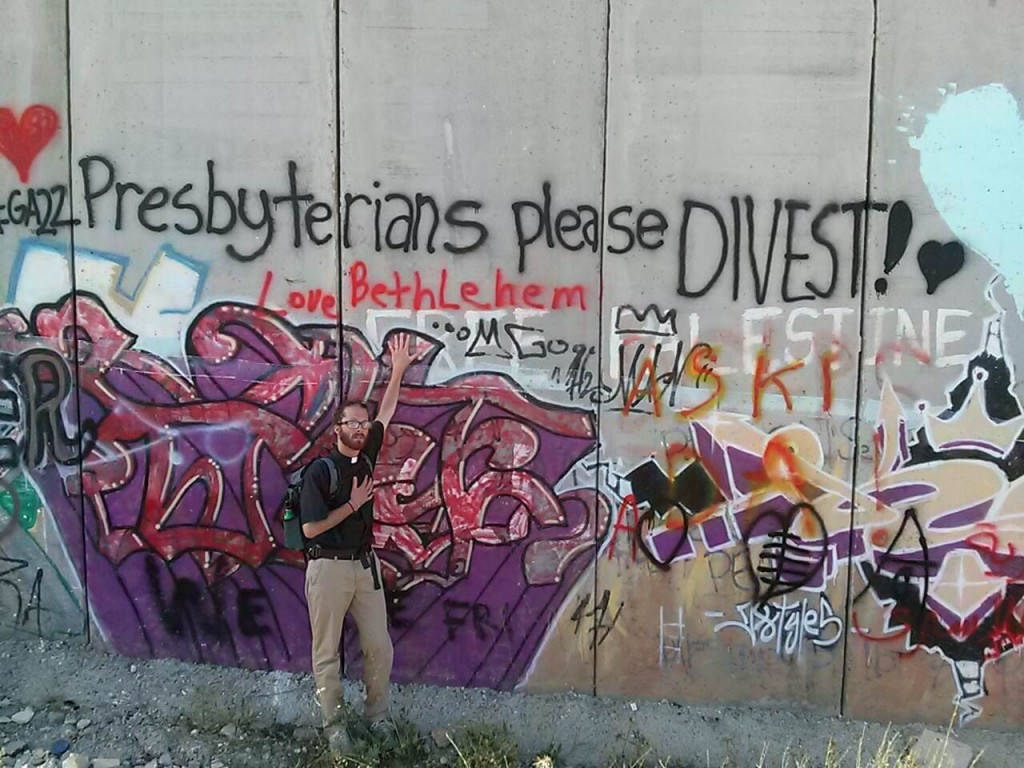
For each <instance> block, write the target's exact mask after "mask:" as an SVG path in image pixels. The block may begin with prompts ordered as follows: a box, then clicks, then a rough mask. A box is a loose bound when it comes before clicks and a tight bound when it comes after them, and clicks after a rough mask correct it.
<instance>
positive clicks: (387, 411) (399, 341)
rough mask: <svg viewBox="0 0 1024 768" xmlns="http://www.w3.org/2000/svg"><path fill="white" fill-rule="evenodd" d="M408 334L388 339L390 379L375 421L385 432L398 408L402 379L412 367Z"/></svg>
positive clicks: (413, 358)
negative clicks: (382, 426)
mask: <svg viewBox="0 0 1024 768" xmlns="http://www.w3.org/2000/svg"><path fill="white" fill-rule="evenodd" d="M409 341H410V339H409V334H407V333H399V334H396V335H394V336H392V337H391V338H390V339H388V351H389V352H390V353H391V379H390V380H389V381H388V386H387V389H385V390H384V396H383V397H382V398H381V400H380V410H379V411H378V413H377V421H379V422H380V423H381V424H383V425H384V429H385V430H387V428H388V424H390V423H391V418H392V417H393V416H394V415H395V408H397V407H398V390H399V389H401V387H402V377H403V376H405V371H406V369H407V368H408V367H409V366H410V365H412V362H413V360H415V359H416V358H415V356H414V355H413V354H411V353H410V352H409Z"/></svg>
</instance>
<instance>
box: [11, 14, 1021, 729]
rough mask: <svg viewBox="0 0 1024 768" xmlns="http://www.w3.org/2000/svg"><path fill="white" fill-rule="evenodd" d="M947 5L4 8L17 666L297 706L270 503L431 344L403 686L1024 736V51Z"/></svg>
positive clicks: (986, 23) (1004, 21) (409, 450)
mask: <svg viewBox="0 0 1024 768" xmlns="http://www.w3.org/2000/svg"><path fill="white" fill-rule="evenodd" d="M336 5H337V7H336ZM942 8H943V10H942V12H941V13H939V12H937V11H936V8H935V5H934V3H929V4H925V3H924V2H917V0H914V1H913V2H906V1H904V2H900V3H898V4H897V3H895V2H889V1H888V0H886V1H885V2H878V3H877V4H875V5H872V4H870V3H843V4H812V5H808V4H807V3H804V2H800V1H798V0H778V2H774V3H771V4H767V5H766V4H764V3H756V2H753V0H738V1H737V2H731V3H715V4H707V3H701V2H697V1H696V0H687V2H672V3H669V2H665V1H664V0H644V1H643V2H632V3H622V2H618V1H617V0H611V2H594V1H593V0H561V1H560V2H558V3H555V4H552V3H541V2H535V1H534V0H524V2H520V3H518V4H515V5H514V6H510V5H509V4H502V3H496V2H468V1H467V2H443V3H441V2H429V1H427V0H423V1H422V2H400V1H399V0H374V2H372V3H371V2H349V1H348V0H345V1H344V2H340V3H338V4H333V3H329V2H326V1H325V0H303V1H302V2H293V3H263V4H258V5H257V6H253V5H252V4H251V3H241V2H237V1H236V0H217V2H212V3H211V2H203V3H199V2H192V3H173V4H172V3H165V2H161V1H159V0H140V1H139V2H135V3H133V4H132V5H131V8H130V9H126V8H125V7H124V6H123V5H122V4H119V3H116V2H114V0H81V1H80V2H78V1H76V2H75V3H73V4H65V3H61V2H56V0H47V2H41V3H34V4H21V5H16V6H12V8H11V9H10V11H9V12H10V14H13V17H12V18H11V19H10V23H9V24H8V25H6V26H5V28H4V31H3V32H2V33H0V62H2V64H3V65H4V68H5V69H4V71H5V72H7V73H8V77H7V78H5V80H4V83H3V85H2V86H0V271H2V274H3V275H4V278H5V280H6V292H5V300H4V301H5V303H4V306H3V308H2V310H0V323H2V328H0V361H2V365H0V380H2V387H0V530H2V534H0V626H2V627H3V631H4V632H16V633H28V634H34V635H40V636H44V637H80V638H82V639H83V640H89V641H91V642H94V643H97V644H102V645H103V646H105V647H109V648H111V649H113V650H115V651H117V652H120V653H124V654H129V655H133V656H144V657H150V656H155V657H164V656H169V657H176V658H182V659H188V660H193V661H196V662H213V663H221V664H238V665H245V666H249V667H256V668H275V669H297V670H303V669H308V666H309V648H308V646H309V630H308V623H307V618H306V614H305V606H304V602H303V591H302V579H303V570H302V558H301V555H297V554H296V553H294V552H290V551H288V550H286V549H284V548H283V546H282V541H283V536H282V530H281V512H282V510H281V507H282V501H283V497H284V492H285V487H286V479H285V478H286V477H287V476H288V475H289V474H290V473H291V472H292V471H294V470H295V469H297V468H299V467H301V466H303V465H304V464H305V463H306V462H308V461H309V460H310V459H311V458H312V457H314V456H316V455H319V454H321V453H322V452H324V451H326V450H327V449H328V448H329V447H330V430H329V424H330V419H331V416H332V414H333V410H334V408H335V406H336V404H337V402H338V401H339V399H344V398H363V399H368V400H371V401H374V400H379V397H380V394H381V392H382V389H383V386H384V383H385V382H386V381H387V378H388V375H389V370H390V361H389V359H388V355H387V354H386V352H385V350H386V349H387V340H388V337H389V334H391V333H394V332H397V331H400V330H404V331H409V330H411V331H413V332H415V334H416V336H415V344H416V346H417V348H418V349H419V350H420V351H421V352H422V355H421V357H420V359H419V361H418V362H417V363H416V364H415V365H413V366H412V367H411V368H410V369H409V370H408V372H407V373H406V375H405V379H404V380H403V384H402V390H401V396H400V404H399V408H398V411H397V414H396V417H395V419H394V421H393V423H392V425H391V428H390V430H389V432H388V435H387V437H386V440H385V445H384V449H383V453H382V458H381V461H380V464H379V470H378V482H379V488H378V491H377V496H376V509H377V521H376V528H375V543H376V546H377V548H378V551H379V552H380V553H381V557H382V559H383V561H384V563H385V569H384V570H385V574H384V575H385V586H386V589H387V597H388V605H389V612H390V616H391V627H392V633H393V637H394V640H395V646H396V664H395V676H396V679H398V680H402V681H418V682H425V683H434V684H443V685H453V686H487V687H494V688H499V689H505V690H509V689H522V690H526V691H552V690H566V689H573V690H581V691H591V692H594V693H595V694H597V695H629V696H648V697H654V698H664V697H667V698H671V699H674V700H679V701H692V702H729V703H740V702H744V703H750V704H758V703H767V702H771V703H785V704H787V705H789V706H792V707H795V708H800V707H808V708H814V709H818V710H825V711H832V712H837V713H838V712H843V713H846V714H850V715H854V716H862V717H870V718H881V719H896V720H902V719H923V720H928V721H933V722H937V723H941V722H946V721H947V720H948V718H949V715H950V713H951V712H952V711H953V710H954V709H955V710H956V712H957V713H958V716H959V718H960V720H961V721H962V722H971V721H977V722H981V723H984V724H986V725H988V726H995V727H1009V726H1013V725H1017V724H1019V723H1020V722H1021V720H1022V718H1024V710H1021V705H1020V704H1019V703H1017V698H1016V697H1014V696H1013V695H1012V694H1011V691H1012V690H1013V689H1014V687H1015V685H1016V683H1017V682H1018V681H1019V680H1020V679H1021V678H1024V667H1022V665H1021V664H1020V660H1019V654H1018V653H1017V651H1018V649H1019V648H1020V647H1021V646H1022V644H1024V576H1022V571H1021V568H1022V563H1024V560H1022V556H1021V555H1020V551H1021V549H1022V548H1024V541H1021V540H1019V539H1018V538H1017V537H1018V536H1020V535H1021V532H1022V531H1024V524H1022V523H1021V521H1020V520H1019V516H1020V515H1019V511H1018V506H1017V505H1018V504H1020V503H1021V500H1024V490H1022V489H1021V486H1020V484H1021V482H1024V481H1022V480H1021V476H1022V475H1024V468H1022V466H1024V465H1022V457H1024V454H1022V453H1021V449H1020V447H1019V438H1020V436H1021V433H1022V431H1024V408H1022V404H1021V401H1020V399H1019V393H1018V381H1017V377H1018V369H1017V366H1018V365H1019V364H1020V361H1021V360H1024V349H1022V348H1021V344H1022V342H1021V339H1022V338H1024V335H1022V333H1021V324H1022V321H1021V307H1024V282H1022V279H1021V275H1020V272H1019V269H1018V268H1017V265H1016V261H1015V259H1016V254H1017V252H1018V251H1020V250H1021V247H1024V242H1022V240H1021V235H1020V233H1021V224H1020V221H1019V219H1020V215H1019V211H1018V208H1019V205H1020V202H1021V201H1022V200H1024V188H1022V187H1021V181H1020V180H1021V178H1024V175H1022V174H1021V173H1020V172H1019V171H1020V170H1021V168H1020V163H1021V158H1022V157H1024V144H1022V141H1021V137H1022V135H1024V132H1022V131H1024V129H1022V127H1021V113H1020V108H1019V104H1020V99H1022V98H1024V80H1022V79H1021V77H1020V76H1019V75H1017V74H1016V72H1017V70H1018V69H1019V68H1015V67H1014V66H1012V64H1013V53H1012V52H1013V51H1015V50H1017V49H1018V48H1019V44H1020V42H1021V40H1020V33H1019V29H1020V27H1019V25H1016V26H1015V25H1014V24H1013V23H1012V21H1013V20H1014V17H1013V13H1014V11H1013V9H1012V8H1009V7H1005V4H997V3H995V2H992V3H989V4H987V5H986V6H985V7H984V8H979V9H971V10H967V9H962V8H960V6H959V5H958V4H955V3H952V2H943V3H942ZM961 30H967V31H969V34H966V35H961V34H960V31H961ZM1015 30H1016V31H1015ZM1015 35H1016V37H1015ZM967 39H985V40H988V41H990V42H989V44H988V45H987V46H986V48H985V50H984V51H981V50H979V49H978V48H977V47H972V46H968V45H967V44H966V43H964V42H962V41H963V40H967ZM344 647H345V655H346V670H347V673H349V674H357V673H358V671H359V667H360V663H361V662H360V658H359V653H358V644H357V643H355V642H354V637H353V636H352V635H351V634H347V635H346V638H345V643H344ZM908 694H909V695H908Z"/></svg>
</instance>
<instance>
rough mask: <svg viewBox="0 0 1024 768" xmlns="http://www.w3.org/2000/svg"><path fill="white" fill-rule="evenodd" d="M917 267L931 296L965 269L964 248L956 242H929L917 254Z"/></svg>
mask: <svg viewBox="0 0 1024 768" xmlns="http://www.w3.org/2000/svg"><path fill="white" fill-rule="evenodd" d="M917 265H918V266H919V267H920V268H921V274H922V275H924V280H925V283H926V284H927V286H928V295H929V296H931V295H932V294H933V293H935V291H937V290H938V288H939V286H940V285H942V284H943V283H944V282H946V281H947V280H949V278H951V277H952V276H953V275H955V274H956V273H957V272H959V271H960V270H961V269H962V268H963V266H964V247H963V246H962V245H961V244H960V243H958V242H957V241H956V240H953V241H952V242H949V243H940V242H937V241H935V240H929V241H928V242H927V243H925V244H924V245H922V246H921V248H920V250H918V252H917Z"/></svg>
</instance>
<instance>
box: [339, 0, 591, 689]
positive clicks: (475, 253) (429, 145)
mask: <svg viewBox="0 0 1024 768" xmlns="http://www.w3.org/2000/svg"><path fill="white" fill-rule="evenodd" d="M605 19H606V11H605V9H604V8H603V6H601V4H599V3H589V2H579V1H578V0H562V1H560V2H557V3H541V2H532V1H531V2H525V3H518V4H515V5H509V4H507V3H499V2H473V3H467V2H457V3H433V2H432V3H423V4H420V3H416V4H410V3H404V2H396V1H394V0H386V1H385V2H376V1H375V2H365V1H364V2H345V3H343V4H342V15H341V61H342V71H341V94H342V158H341V159H342V163H341V171H342V190H343V195H342V200H341V206H342V236H343V253H342V255H343V267H344V269H343V307H344V313H343V317H344V322H345V345H346V349H345V353H346V354H347V355H349V356H350V357H349V358H348V360H349V362H347V363H346V368H345V370H346V380H345V382H344V385H345V391H346V394H347V396H348V397H359V398H362V397H370V398H371V399H375V400H379V397H380V389H378V387H380V386H381V381H382V379H381V378H380V376H381V374H383V372H384V370H385V369H384V368H383V367H381V366H382V365H386V364H387V354H386V352H385V351H384V350H385V349H386V342H387V339H388V335H389V334H390V333H391V332H393V331H396V330H403V329H405V330H413V331H415V332H416V333H418V334H419V341H418V344H420V346H421V348H422V349H423V350H425V354H426V357H425V358H424V361H423V363H422V364H421V365H420V366H419V367H417V368H416V369H415V370H413V371H410V373H409V375H408V376H407V381H408V387H407V388H404V389H403V394H402V400H401V405H400V408H399V411H398V415H397V420H398V421H399V422H400V423H401V424H402V430H404V436H405V438H406V440H404V441H403V443H402V445H404V446H405V447H402V446H401V445H399V442H398V440H399V438H400V437H402V436H401V435H396V436H395V439H396V447H395V455H394V459H393V462H392V463H393V465H394V466H393V472H394V476H395V479H396V480H399V481H400V482H402V483H408V484H410V485H409V486H408V487H410V488H411V490H412V491H413V494H412V495H413V497H414V500H413V501H412V502H411V503H410V504H406V505H405V506H404V507H402V508H399V509H396V510H395V515H396V516H395V518H394V521H393V522H394V525H391V526H390V528H388V529H386V530H384V531H382V533H381V535H382V536H384V537H385V538H387V539H388V541H387V543H386V545H385V546H384V557H385V559H386V560H388V562H389V571H388V573H387V574H386V580H387V581H388V582H389V587H390V589H389V591H390V592H391V593H392V601H393V616H392V619H393V627H395V631H394V633H393V638H394V640H395V646H396V661H395V676H396V679H399V680H415V681H420V682H429V683H441V684H446V685H463V686H491V687H496V688H505V689H508V688H512V687H515V686H517V685H520V684H524V683H525V684H526V685H528V686H529V687H531V688H532V689H535V690H551V689H569V688H572V689H584V690H588V689H590V687H591V685H592V676H593V652H592V649H591V648H589V646H588V644H587V643H586V642H578V641H577V640H576V639H575V638H572V637H570V638H569V639H566V640H564V641H563V640H558V641H556V642H554V644H552V643H551V641H550V640H549V639H548V637H549V633H550V628H551V626H552V625H553V623H554V622H555V620H556V617H558V616H561V617H562V619H561V620H560V621H563V622H565V625H566V626H571V619H570V618H569V617H571V616H572V615H573V613H574V611H575V609H576V607H577V604H578V601H580V600H583V601H589V603H590V605H591V606H592V605H593V601H592V595H591V586H592V579H593V577H592V575H588V574H590V570H589V569H590V564H591V563H592V561H593V557H594V551H595V538H600V537H601V535H602V532H603V531H605V530H606V529H607V519H608V517H609V516H610V512H609V510H608V507H607V503H606V500H605V498H604V496H603V494H602V492H601V491H600V489H599V488H597V481H596V480H595V477H594V474H593V470H592V469H589V468H588V467H589V466H590V465H592V464H593V463H594V461H595V458H596V450H597V447H598V446H597V426H596V409H595V408H594V407H593V405H592V403H590V402H589V401H588V400H587V399H586V398H579V399H576V398H575V397H574V395H573V391H574V385H573V384H572V381H573V377H574V375H575V374H574V371H576V370H577V369H579V368H580V365H581V363H582V361H584V360H585V359H586V358H587V357H589V356H594V355H596V354H597V348H598V333H599V328H598V323H597V317H598V314H597V308H598V306H599V302H600V293H601V283H600V268H599V263H600V255H599V249H598V242H597V240H598V237H599V235H600V229H599V226H598V219H599V217H600V214H599V211H600V207H601V178H602V176H601V172H602V138H603V131H604V55H605ZM595 534H596V535H595ZM586 610H589V609H584V612H585V611H586ZM355 647H356V646H354V645H353V644H351V643H348V642H347V643H346V649H347V651H348V659H349V664H348V666H347V673H348V674H352V675H356V676H358V674H359V664H358V659H357V658H356V657H355V656H354V651H355ZM547 651H550V653H551V655H550V656H548V655H546V652H547ZM542 653H543V654H545V656H544V660H543V661H541V660H539V657H540V656H541V654H542ZM537 664H540V665H542V666H543V665H544V664H554V665H555V666H557V670H558V671H557V674H549V673H548V670H549V667H548V666H544V667H543V671H542V672H538V671H537V670H539V669H540V667H538V666H536V665H537ZM531 670H533V673H531Z"/></svg>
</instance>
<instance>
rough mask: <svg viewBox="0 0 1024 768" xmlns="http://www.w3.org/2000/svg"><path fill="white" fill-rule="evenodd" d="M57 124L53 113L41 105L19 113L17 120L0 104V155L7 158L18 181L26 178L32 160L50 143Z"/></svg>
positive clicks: (58, 119)
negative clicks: (16, 172)
mask: <svg viewBox="0 0 1024 768" xmlns="http://www.w3.org/2000/svg"><path fill="white" fill-rule="evenodd" d="M59 125H60V118H59V117H58V116H57V113H56V112H55V111H53V110H52V109H50V108H49V107H45V106H43V105H42V104H34V105H32V106H31V107H29V108H28V109H26V110H25V111H24V112H22V114H21V120H18V118H16V117H15V116H14V113H13V112H12V111H11V110H10V109H8V108H7V107H0V155H3V156H4V157H6V158H7V159H8V160H10V161H11V164H12V165H13V166H14V167H15V169H16V170H17V171H18V177H19V178H20V179H21V181H22V183H25V182H26V181H28V179H29V172H30V171H31V169H32V163H33V162H35V159H36V157H38V156H39V153H40V152H42V151H43V147H45V146H46V145H47V144H49V143H50V139H52V138H53V137H54V134H56V133H57V127H58V126H59Z"/></svg>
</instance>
